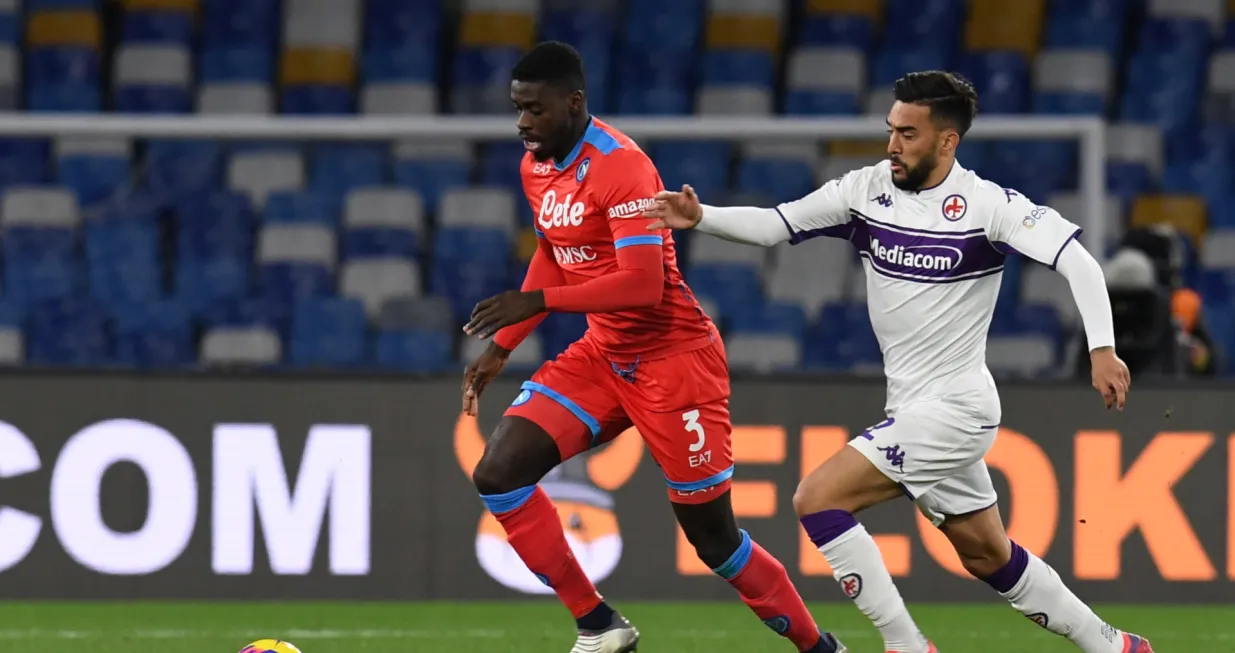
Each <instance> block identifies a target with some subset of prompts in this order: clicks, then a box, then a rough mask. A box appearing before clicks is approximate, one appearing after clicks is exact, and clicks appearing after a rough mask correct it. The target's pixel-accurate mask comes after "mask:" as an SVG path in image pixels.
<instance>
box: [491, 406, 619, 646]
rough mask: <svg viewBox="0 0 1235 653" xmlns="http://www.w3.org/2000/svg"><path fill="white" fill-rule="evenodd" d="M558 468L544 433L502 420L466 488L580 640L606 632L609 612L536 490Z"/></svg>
mask: <svg viewBox="0 0 1235 653" xmlns="http://www.w3.org/2000/svg"><path fill="white" fill-rule="evenodd" d="M560 462H561V455H560V453H559V452H558V447H557V444H556V442H555V441H554V439H553V438H552V437H551V436H550V435H549V434H548V433H546V432H545V431H544V430H543V429H542V428H541V427H540V426H538V425H537V424H535V423H533V422H531V421H530V420H527V419H523V418H520V417H509V416H508V417H505V418H503V419H502V421H501V423H499V424H498V427H497V429H496V430H495V431H494V433H493V436H492V437H491V438H490V439H489V442H488V443H487V444H486V446H485V452H484V454H483V455H482V456H481V459H480V462H479V463H478V464H477V466H476V469H475V471H473V472H472V483H473V484H474V485H475V486H476V489H477V491H479V493H480V498H481V499H482V500H483V501H484V503H485V506H486V507H487V508H488V509H489V512H491V513H492V514H493V516H494V517H495V518H497V521H498V522H499V523H500V524H501V525H502V529H503V530H505V531H506V539H507V541H508V542H509V543H510V546H511V548H513V549H514V550H515V552H516V553H518V554H519V557H520V558H521V559H522V560H523V562H524V564H526V565H527V567H528V569H530V570H531V571H532V573H534V574H536V577H537V578H539V579H540V581H541V582H542V583H544V584H545V585H547V586H549V587H551V588H553V590H554V591H555V592H556V593H557V595H558V598H560V599H561V600H562V603H563V604H564V605H565V606H566V607H567V608H568V609H569V610H570V612H571V614H572V615H574V617H575V621H576V625H577V626H578V628H579V630H580V631H581V634H580V636H581V637H582V636H583V634H582V631H587V632H603V631H606V630H607V629H609V628H610V627H611V625H612V623H613V620H614V611H613V610H612V608H610V607H609V606H608V605H607V604H605V602H604V601H603V600H602V599H601V596H600V594H599V593H598V592H597V591H596V587H595V586H594V585H593V584H592V581H591V580H589V579H588V577H587V574H585V573H584V572H583V568H582V567H580V566H579V562H578V561H577V560H576V559H575V557H574V556H573V555H572V554H571V551H570V545H569V543H567V541H566V534H565V532H564V531H563V530H562V521H561V517H560V516H559V514H558V511H557V508H556V507H555V506H554V505H553V501H552V500H551V499H550V498H549V495H548V494H546V493H545V491H544V490H543V489H541V488H540V486H539V485H537V483H538V482H539V481H540V479H541V478H543V477H544V475H545V474H548V473H549V472H550V471H551V470H552V469H553V468H554V467H556V466H557V465H558V464H559V463H560Z"/></svg>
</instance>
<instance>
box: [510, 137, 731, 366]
mask: <svg viewBox="0 0 1235 653" xmlns="http://www.w3.org/2000/svg"><path fill="white" fill-rule="evenodd" d="M520 172H521V173H522V176H523V190H524V192H525V193H526V194H527V200H528V202H529V203H530V204H531V207H532V213H533V215H535V216H536V218H535V220H536V224H535V227H536V235H537V237H538V238H540V239H541V241H542V243H541V244H542V246H543V245H546V244H547V245H549V246H550V247H551V248H552V251H553V256H554V258H555V259H556V260H557V265H558V267H559V268H560V269H561V271H562V276H563V278H564V280H565V283H566V284H567V285H578V284H581V283H584V282H586V281H588V280H590V279H594V278H596V277H600V276H603V275H606V274H611V273H614V272H617V271H618V258H617V251H618V250H619V249H621V248H623V247H634V246H644V247H651V246H655V247H659V249H660V252H661V258H662V263H663V265H664V272H665V275H664V278H665V279H664V288H663V289H662V299H661V302H660V304H658V305H657V306H656V307H654V308H648V309H640V310H631V311H623V312H616V313H589V314H588V316H587V319H588V330H587V333H586V334H585V335H584V338H589V339H592V340H593V341H594V342H595V343H596V344H597V345H599V346H600V348H601V350H602V351H604V352H605V353H606V354H607V355H608V356H610V357H611V358H612V359H613V361H614V362H633V361H636V360H640V359H642V360H649V359H653V358H659V357H663V356H668V355H671V354H675V353H679V352H684V351H690V350H692V349H697V348H699V347H703V346H705V345H707V344H709V343H710V342H712V341H713V339H719V334H718V333H717V331H716V327H715V325H714V324H713V323H712V320H711V319H710V318H709V317H708V316H707V314H705V313H704V311H703V309H702V308H700V306H699V303H698V302H697V301H696V300H695V296H694V294H693V293H692V292H691V291H690V289H689V288H688V287H687V285H686V283H685V281H683V280H682V274H681V272H680V271H679V270H678V265H677V251H676V249H675V247H674V243H673V236H672V232H671V230H668V229H662V230H660V231H648V230H647V225H649V224H651V222H653V221H652V220H648V219H647V218H644V217H643V215H642V213H643V211H644V210H646V209H647V208H648V207H649V206H650V205H651V203H652V201H653V198H654V197H655V196H656V194H657V193H658V192H660V191H661V190H664V184H663V183H662V182H661V179H660V174H659V173H657V171H656V166H655V165H653V164H652V161H651V159H649V158H648V156H647V154H645V153H644V152H643V150H642V149H640V148H639V146H638V145H637V144H635V142H634V141H633V140H631V139H630V138H629V137H627V136H626V135H625V134H623V133H621V132H619V131H617V130H616V129H614V128H612V127H610V126H608V125H606V124H605V123H604V122H602V121H600V120H599V119H597V118H592V119H591V123H590V124H589V125H588V129H587V131H586V132H585V133H584V135H583V138H582V139H581V140H580V141H579V143H578V144H577V145H575V148H574V150H572V151H571V153H570V155H569V156H567V157H566V159H564V160H563V161H562V162H561V163H558V162H556V161H553V160H548V161H537V160H536V159H535V157H533V156H532V154H531V153H528V154H526V155H525V156H524V158H523V163H522V166H521V169H520Z"/></svg>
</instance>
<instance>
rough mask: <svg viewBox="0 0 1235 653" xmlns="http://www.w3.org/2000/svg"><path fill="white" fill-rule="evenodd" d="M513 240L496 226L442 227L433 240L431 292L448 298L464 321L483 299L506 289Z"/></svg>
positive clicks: (507, 287) (457, 316)
mask: <svg viewBox="0 0 1235 653" xmlns="http://www.w3.org/2000/svg"><path fill="white" fill-rule="evenodd" d="M511 247H512V243H511V242H510V239H509V236H508V235H507V234H506V232H505V231H502V230H499V229H469V228H445V229H439V230H438V231H437V236H436V238H435V239H434V245H433V253H434V262H433V273H432V278H431V285H432V288H431V290H432V292H433V294H436V295H443V296H445V297H447V298H448V299H449V300H450V302H451V305H452V306H453V308H454V310H455V317H456V318H457V319H459V320H463V319H464V318H465V317H466V316H468V315H470V314H471V312H472V308H473V307H474V306H475V305H476V303H477V302H479V301H480V300H482V299H485V298H487V297H489V296H492V295H495V294H497V293H499V292H501V291H503V290H508V289H509V288H510V286H511V283H510V268H511V266H512V258H513V257H512V251H511Z"/></svg>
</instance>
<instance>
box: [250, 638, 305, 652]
mask: <svg viewBox="0 0 1235 653" xmlns="http://www.w3.org/2000/svg"><path fill="white" fill-rule="evenodd" d="M240 653H300V649H298V648H296V645H295V644H293V643H291V642H284V641H282V640H278V639H259V640H257V641H256V642H253V643H252V644H249V645H248V646H246V647H244V648H242V649H240Z"/></svg>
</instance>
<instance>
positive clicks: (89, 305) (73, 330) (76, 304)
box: [27, 298, 112, 367]
mask: <svg viewBox="0 0 1235 653" xmlns="http://www.w3.org/2000/svg"><path fill="white" fill-rule="evenodd" d="M29 324H30V334H31V337H30V340H29V343H28V354H27V358H28V359H29V361H30V362H31V363H34V364H36V365H55V366H73V367H83V366H97V365H105V364H107V363H109V362H111V355H112V352H111V350H112V343H111V321H110V320H109V319H108V315H107V312H106V311H105V310H104V309H103V308H102V307H100V306H98V305H97V304H95V303H93V302H91V301H88V300H82V299H73V298H69V299H56V300H51V301H47V302H40V303H38V304H37V305H35V306H33V307H32V308H31V309H30V318H29Z"/></svg>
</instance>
